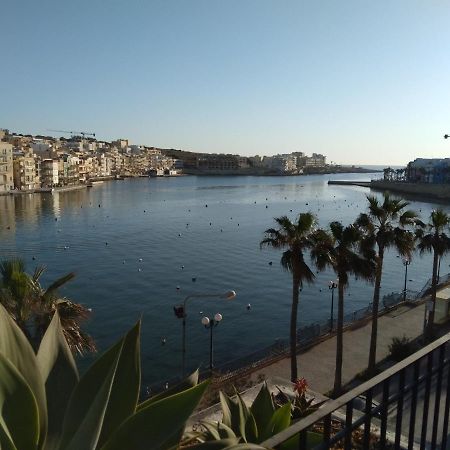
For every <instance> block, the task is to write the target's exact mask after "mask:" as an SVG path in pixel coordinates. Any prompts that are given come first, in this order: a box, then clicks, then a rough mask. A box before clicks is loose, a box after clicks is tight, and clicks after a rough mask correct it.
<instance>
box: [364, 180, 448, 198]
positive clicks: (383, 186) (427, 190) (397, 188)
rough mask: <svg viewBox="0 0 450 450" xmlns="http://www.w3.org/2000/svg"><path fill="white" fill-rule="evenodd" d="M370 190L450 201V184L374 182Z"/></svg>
mask: <svg viewBox="0 0 450 450" xmlns="http://www.w3.org/2000/svg"><path fill="white" fill-rule="evenodd" d="M370 188H371V189H374V190H382V191H390V192H400V193H402V194H410V195H415V196H421V197H428V198H435V199H439V200H450V184H425V183H404V182H395V181H384V180H372V181H371V183H370Z"/></svg>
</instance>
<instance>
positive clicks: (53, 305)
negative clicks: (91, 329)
mask: <svg viewBox="0 0 450 450" xmlns="http://www.w3.org/2000/svg"><path fill="white" fill-rule="evenodd" d="M44 271H45V267H43V266H40V267H36V269H35V270H34V272H33V274H29V273H27V272H26V271H25V263H24V262H23V260H21V259H9V260H5V261H3V262H1V263H0V304H2V305H3V306H4V307H5V308H6V310H7V311H8V313H9V314H10V315H11V317H12V318H13V319H14V320H15V322H16V324H17V325H18V326H19V327H20V329H21V330H22V331H23V333H24V334H25V336H26V337H27V338H28V340H29V341H30V343H31V345H32V346H33V347H34V348H35V349H37V348H38V347H39V344H40V342H41V340H42V338H43V336H44V334H45V331H46V330H47V328H48V326H49V325H50V322H51V321H52V318H53V315H54V314H55V311H58V314H59V317H60V321H61V325H62V330H63V333H64V336H65V338H66V341H67V343H68V345H69V348H70V349H71V351H72V352H73V353H75V354H79V355H83V354H84V353H86V352H94V351H95V350H96V347H95V343H94V340H93V339H92V337H91V336H90V335H89V334H88V333H86V332H85V331H84V330H83V329H82V324H83V322H85V321H86V320H87V319H88V318H89V317H90V315H91V310H90V309H88V308H86V307H85V306H83V305H82V304H80V303H76V302H74V301H72V300H70V299H68V298H66V297H61V296H60V295H59V293H58V290H59V288H61V287H63V286H64V285H65V284H66V283H68V282H69V281H71V280H72V279H73V278H75V274H74V273H72V272H71V273H68V274H66V275H64V276H62V277H60V278H58V279H57V280H55V281H54V282H53V283H51V284H50V286H48V287H47V288H44V287H43V286H42V285H41V283H40V278H41V276H42V274H43V273H44Z"/></svg>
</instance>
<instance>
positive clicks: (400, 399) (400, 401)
mask: <svg viewBox="0 0 450 450" xmlns="http://www.w3.org/2000/svg"><path fill="white" fill-rule="evenodd" d="M404 389H405V369H403V370H402V371H401V372H400V380H399V382H398V400H397V420H396V422H395V449H396V450H397V449H400V437H401V435H402V419H403V397H404V395H405V393H404Z"/></svg>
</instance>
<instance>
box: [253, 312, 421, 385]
mask: <svg viewBox="0 0 450 450" xmlns="http://www.w3.org/2000/svg"><path fill="white" fill-rule="evenodd" d="M424 312H425V305H424V304H421V305H418V306H405V305H402V306H399V307H398V308H395V309H393V310H392V311H390V312H388V313H386V314H384V315H382V316H380V317H379V319H378V345H377V361H380V360H382V359H384V358H385V357H386V356H388V355H389V345H390V344H391V342H392V338H393V337H402V336H406V337H408V338H411V339H414V338H416V337H418V336H420V335H421V334H422V331H423V320H424ZM370 331H371V322H370V321H369V322H367V323H366V324H364V325H362V326H360V327H359V328H353V329H347V330H346V331H345V332H344V358H343V369H342V381H343V384H344V385H345V384H346V383H348V382H349V381H351V380H352V379H353V378H354V377H355V376H356V375H357V374H358V373H360V372H362V371H364V370H365V369H366V368H367V363H368V359H369V343H370ZM335 358H336V336H333V337H330V338H328V339H326V340H324V341H322V342H320V343H318V344H316V345H315V346H313V347H311V348H310V349H308V350H306V351H305V352H302V353H300V354H298V356H297V367H298V374H299V377H305V378H306V380H307V381H308V384H309V388H310V389H311V390H312V391H316V392H319V393H322V394H325V393H327V392H329V391H331V390H332V388H333V382H334V370H335ZM262 377H264V378H266V379H267V378H274V377H282V378H286V379H289V378H290V359H289V358H284V359H282V360H280V361H278V362H276V363H274V364H271V365H269V366H267V367H264V368H262V369H259V370H257V371H255V372H253V374H252V380H254V382H255V383H256V382H257V380H260V379H261V378H262Z"/></svg>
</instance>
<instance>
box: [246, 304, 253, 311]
mask: <svg viewBox="0 0 450 450" xmlns="http://www.w3.org/2000/svg"><path fill="white" fill-rule="evenodd" d="M251 308H252V305H250V303H249V304H248V305H247V311H250V309H251Z"/></svg>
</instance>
